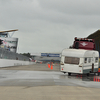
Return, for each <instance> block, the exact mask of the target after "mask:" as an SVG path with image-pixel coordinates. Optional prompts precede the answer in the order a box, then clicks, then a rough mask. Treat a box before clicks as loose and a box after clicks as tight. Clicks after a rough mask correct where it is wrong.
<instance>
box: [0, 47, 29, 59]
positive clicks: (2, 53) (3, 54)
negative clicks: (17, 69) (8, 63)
mask: <svg viewBox="0 0 100 100" xmlns="http://www.w3.org/2000/svg"><path fill="white" fill-rule="evenodd" d="M0 59H13V60H22V61H29V57H26V56H24V55H21V54H18V53H14V52H11V51H9V50H6V49H3V48H1V47H0Z"/></svg>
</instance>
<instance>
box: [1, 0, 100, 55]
mask: <svg viewBox="0 0 100 100" xmlns="http://www.w3.org/2000/svg"><path fill="white" fill-rule="evenodd" d="M10 29H18V31H17V32H15V34H14V35H13V37H18V38H19V41H18V50H17V51H18V53H28V52H30V53H40V52H61V51H62V49H64V48H68V47H69V46H70V45H72V43H73V41H74V37H87V36H88V35H90V34H91V33H94V32H95V31H97V30H98V29H100V0H0V31H4V30H10Z"/></svg>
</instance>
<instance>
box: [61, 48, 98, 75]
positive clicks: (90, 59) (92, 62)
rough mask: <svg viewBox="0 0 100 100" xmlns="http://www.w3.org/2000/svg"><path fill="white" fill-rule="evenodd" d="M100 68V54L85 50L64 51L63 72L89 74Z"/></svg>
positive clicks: (62, 58) (62, 59) (62, 56)
mask: <svg viewBox="0 0 100 100" xmlns="http://www.w3.org/2000/svg"><path fill="white" fill-rule="evenodd" d="M98 68H99V52H98V51H94V50H83V49H64V50H63V51H62V54H61V68H60V70H61V72H63V73H66V72H68V75H71V73H78V74H87V75H88V74H89V73H94V72H97V71H98Z"/></svg>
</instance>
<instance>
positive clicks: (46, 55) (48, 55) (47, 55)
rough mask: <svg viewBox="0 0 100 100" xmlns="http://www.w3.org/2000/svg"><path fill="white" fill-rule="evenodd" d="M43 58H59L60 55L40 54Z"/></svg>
mask: <svg viewBox="0 0 100 100" xmlns="http://www.w3.org/2000/svg"><path fill="white" fill-rule="evenodd" d="M41 56H43V57H60V54H53V53H41Z"/></svg>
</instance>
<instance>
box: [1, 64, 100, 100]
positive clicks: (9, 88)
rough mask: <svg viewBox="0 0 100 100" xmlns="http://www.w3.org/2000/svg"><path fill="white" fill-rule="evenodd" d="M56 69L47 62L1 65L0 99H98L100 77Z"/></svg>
mask: <svg viewBox="0 0 100 100" xmlns="http://www.w3.org/2000/svg"><path fill="white" fill-rule="evenodd" d="M59 70H60V66H59V65H54V66H53V69H50V68H48V66H47V64H36V65H29V66H16V67H9V68H0V100H55V99H57V100H77V99H81V100H99V98H100V76H95V75H94V74H91V75H90V76H88V77H87V76H86V75H78V74H72V75H71V76H68V74H63V73H61V72H60V71H59Z"/></svg>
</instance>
